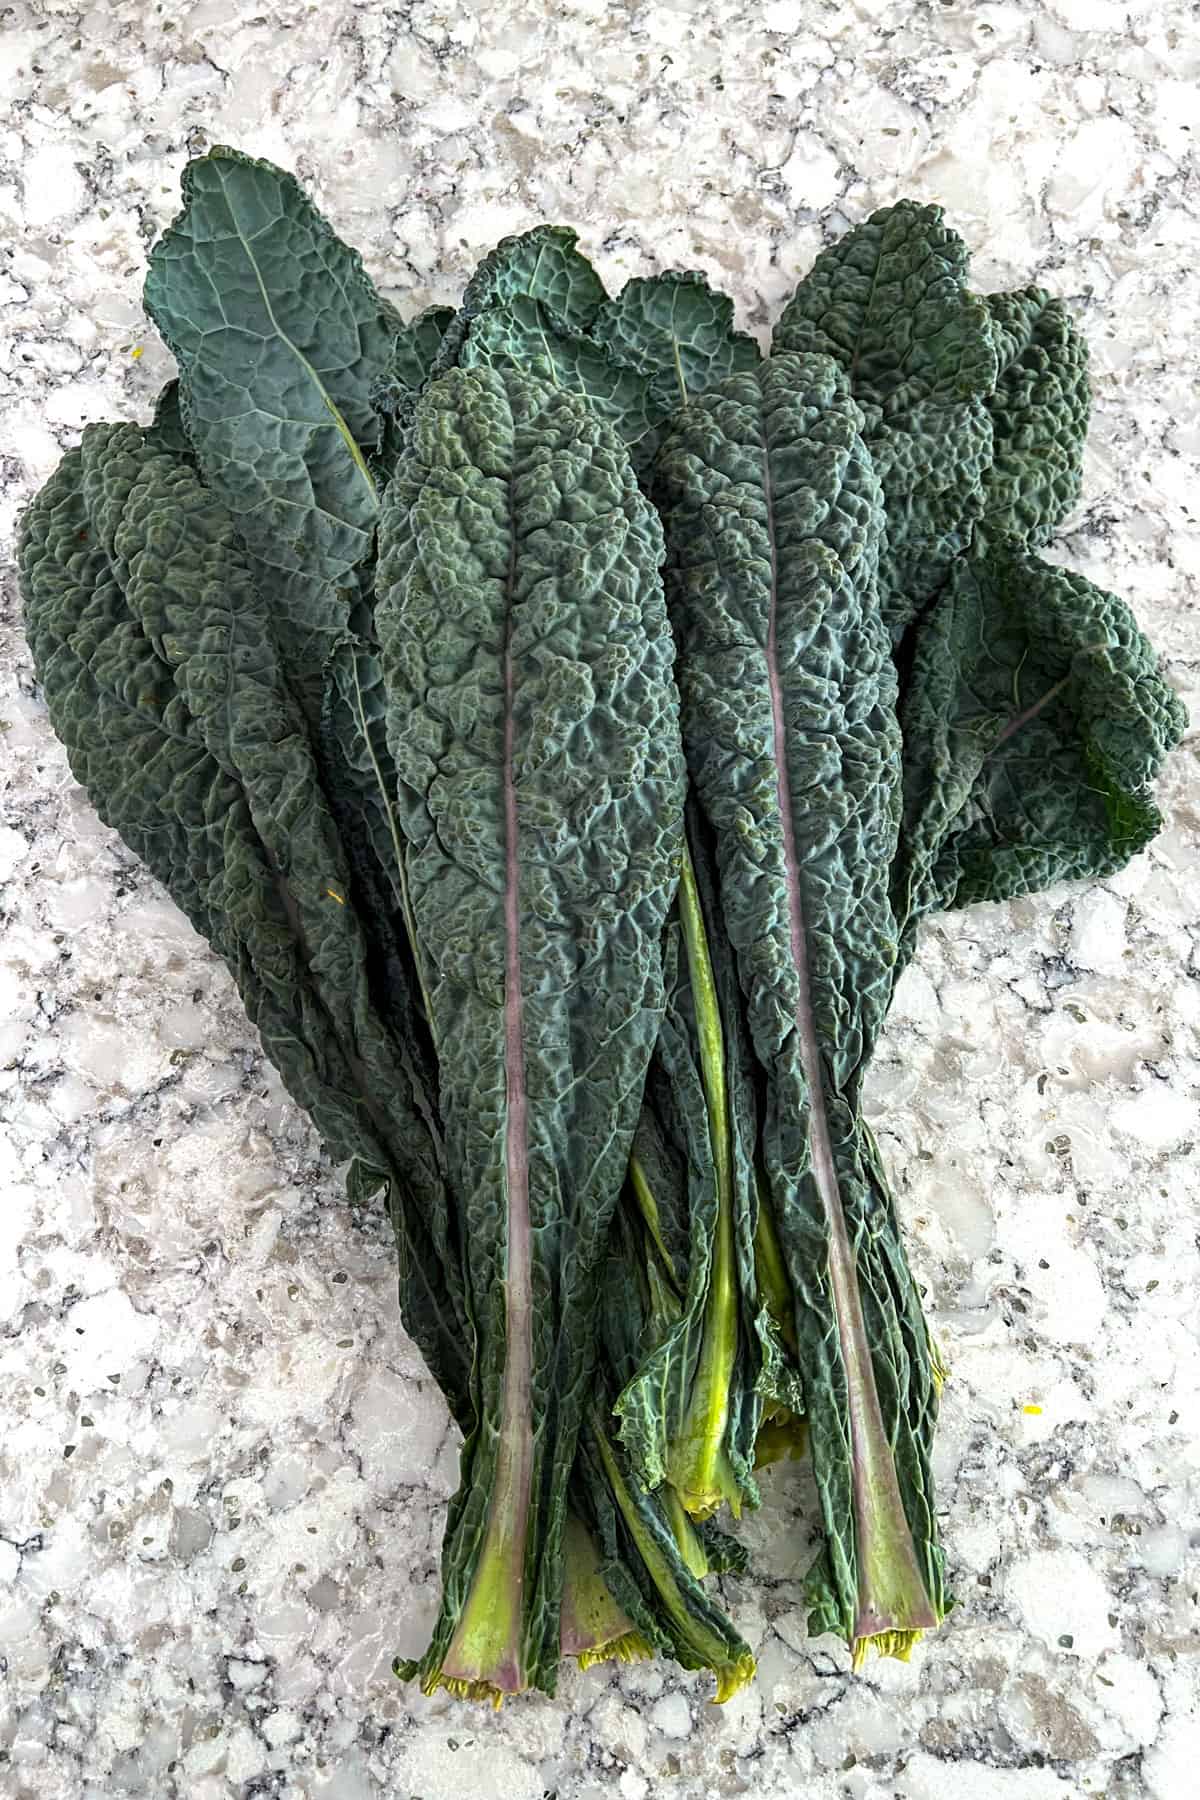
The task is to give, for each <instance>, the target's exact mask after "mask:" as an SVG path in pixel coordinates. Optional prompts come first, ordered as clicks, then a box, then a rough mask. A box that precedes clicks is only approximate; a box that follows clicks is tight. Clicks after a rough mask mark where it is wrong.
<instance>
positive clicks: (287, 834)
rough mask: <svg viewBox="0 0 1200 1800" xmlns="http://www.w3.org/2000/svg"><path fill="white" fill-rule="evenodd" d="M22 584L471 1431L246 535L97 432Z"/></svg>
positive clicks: (344, 887)
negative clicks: (368, 1215)
mask: <svg viewBox="0 0 1200 1800" xmlns="http://www.w3.org/2000/svg"><path fill="white" fill-rule="evenodd" d="M20 561H21V576H22V586H23V591H24V594H25V603H26V628H27V632H28V636H29V641H30V645H31V647H32V649H33V654H34V661H35V665H36V668H37V672H38V676H39V679H40V681H41V683H42V686H43V689H44V691H45V695H46V701H47V704H48V706H49V709H50V717H51V720H52V722H53V725H54V728H55V730H56V731H57V733H58V735H59V737H60V738H61V739H62V740H63V742H64V744H65V745H66V746H67V751H68V756H69V760H70V763H71V769H72V772H73V773H74V775H75V776H76V778H77V780H79V781H80V782H81V783H82V784H83V786H84V787H85V788H86V790H87V792H88V795H89V797H90V799H91V800H92V803H93V805H94V806H95V807H96V810H97V812H98V813H99V814H100V816H101V818H102V819H104V820H105V822H106V823H107V824H109V825H111V826H112V827H113V828H114V829H115V830H116V831H118V832H119V833H120V835H121V836H122V838H123V839H124V840H125V842H126V843H127V844H128V845H129V847H130V849H131V850H133V851H134V852H135V854H137V855H138V856H140V857H141V858H142V860H143V861H144V862H145V863H146V865H147V866H148V868H149V869H150V870H151V872H152V873H153V874H154V875H155V876H156V877H157V878H158V879H159V880H160V881H161V882H162V883H163V885H164V887H166V889H167V890H168V892H169V893H170V894H171V897H172V898H173V899H174V900H175V902H176V903H177V905H179V906H180V907H181V908H182V910H183V911H184V912H185V913H186V914H187V917H188V918H189V919H190V921H191V923H192V924H193V925H194V926H195V928H196V930H197V931H198V932H200V933H201V934H202V935H203V936H204V937H205V938H206V939H207V940H208V942H209V943H210V944H211V945H212V947H213V949H214V950H216V952H217V953H218V955H219V956H221V957H222V959H223V960H224V962H225V963H226V965H227V967H228V968H229V971H230V973H231V975H232V976H233V979H234V981H235V982H236V983H237V986H238V991H239V993H240V994H241V997H242V1000H243V1002H244V1004H245V1007H246V1011H247V1013H248V1015H249V1017H250V1019H251V1021H252V1022H253V1023H254V1024H255V1025H256V1026H257V1027H258V1030H259V1032H260V1034H261V1036H262V1042H263V1049H264V1050H265V1052H266V1054H267V1055H268V1057H270V1059H271V1061H272V1062H273V1063H274V1064H275V1066H276V1067H277V1068H278V1070H279V1072H280V1075H281V1076H282V1078H283V1081H284V1084H285V1086H286V1087H287V1089H288V1091H289V1093H290V1094H291V1095H292V1096H293V1098H294V1099H295V1100H296V1101H297V1102H298V1104H299V1105H301V1106H302V1107H303V1108H304V1109H305V1110H306V1111H307V1112H308V1113H309V1114H310V1116H311V1117H312V1119H313V1121H314V1123H315V1124H316V1126H317V1128H318V1130H319V1131H320V1132H321V1135H322V1137H323V1138H324V1139H325V1142H326V1143H327V1144H328V1146H329V1149H330V1152H331V1154H332V1155H333V1157H334V1158H335V1159H336V1160H338V1161H343V1160H346V1159H350V1158H354V1159H356V1160H355V1163H354V1165H353V1166H354V1170H355V1176H354V1179H355V1183H356V1187H357V1188H358V1189H359V1190H360V1191H365V1190H366V1189H367V1188H369V1187H371V1186H372V1185H374V1186H378V1185H379V1179H378V1178H379V1177H382V1178H383V1180H384V1181H385V1182H386V1185H387V1190H388V1202H389V1206H390V1210H391V1215H392V1221H393V1224H394V1226H395V1230H396V1234H397V1243H398V1248H399V1251H400V1263H401V1275H400V1293H401V1307H402V1312H403V1317H404V1322H405V1325H406V1327H407V1329H408V1330H409V1332H410V1333H411V1335H412V1336H413V1337H414V1339H415V1340H416V1342H417V1344H418V1345H419V1347H420V1349H421V1352H422V1354H423V1355H424V1357H425V1359H426V1361H427V1363H428V1365H429V1367H430V1369H431V1371H432V1372H433V1373H434V1375H435V1377H436V1379H437V1381H438V1384H439V1386H441V1388H442V1390H443V1392H444V1393H445V1394H446V1396H447V1399H448V1401H449V1403H450V1405H451V1407H452V1409H453V1410H454V1412H455V1415H456V1417H457V1418H458V1419H459V1420H460V1423H462V1424H463V1426H464V1429H466V1428H469V1424H470V1411H469V1408H470V1379H469V1376H470V1352H471V1324H470V1317H469V1314H468V1311H467V1301H466V1293H465V1289H464V1285H463V1282H462V1278H461V1274H460V1272H459V1270H460V1263H459V1258H458V1251H457V1247H456V1243H455V1240H454V1237H453V1230H454V1226H455V1221H454V1218H453V1215H452V1213H451V1210H450V1208H449V1205H448V1197H447V1192H446V1186H445V1171H444V1158H443V1153H442V1148H441V1143H440V1139H439V1137H438V1135H437V1134H436V1132H435V1131H434V1130H433V1129H432V1128H431V1124H430V1120H429V1118H428V1115H427V1112H426V1110H425V1108H424V1107H423V1105H422V1100H421V1094H420V1090H419V1084H418V1082H417V1079H416V1077H415V1074H414V1070H413V1066H412V1061H411V1056H410V1051H409V1047H408V1045H407V1044H406V1043H405V1042H403V1041H402V1040H398V1039H397V1038H395V1037H394V1036H393V1034H392V1032H391V1031H390V1030H389V1029H388V1027H387V1025H386V1023H385V1022H384V1019H385V1017H386V1009H385V1008H384V1006H383V1005H382V1003H381V995H380V993H379V990H378V989H377V988H375V987H373V985H372V980H371V971H370V966H369V965H370V957H369V947H368V944H367V942H366V940H365V938H364V934H363V932H362V930H361V928H360V920H359V912H358V905H357V901H358V895H357V893H356V890H355V887H354V882H353V875H352V870H351V867H350V865H349V862H348V860H347V857H346V854H345V851H344V848H343V845H342V843H341V841H340V839H339V835H338V831H337V828H336V824H335V821H334V819H333V816H332V814H331V812H330V810H329V807H328V804H327V802H326V798H325V794H324V792H323V789H322V785H321V783H320V781H319V779H318V775H317V769H316V763H315V759H314V757H313V754H312V750H311V746H310V744H309V740H308V736H307V732H306V728H305V724H304V720H303V715H302V713H301V711H300V709H299V707H298V706H297V704H296V702H295V700H294V699H293V697H292V695H291V693H290V691H289V689H288V687H287V684H286V681H285V680H284V678H283V675H282V671H281V666H280V659H279V657H278V654H277V652H276V648H275V644H274V639H273V632H272V623H271V619H270V614H269V608H268V607H267V605H266V603H265V601H264V600H263V597H262V595H261V594H260V592H259V590H258V589H257V587H256V586H255V583H254V581H253V578H252V576H251V573H250V570H249V567H248V565H247V561H246V558H245V555H244V553H243V551H242V549H241V547H240V545H239V543H238V539H237V534H236V532H235V530H234V526H233V521H232V520H231V518H230V516H229V514H228V513H227V512H226V510H225V508H224V507H223V506H222V505H221V503H220V501H219V500H218V499H216V497H215V496H214V495H213V494H212V493H211V492H210V491H209V490H208V489H207V488H205V487H203V486H202V485H201V483H200V481H199V480H198V478H197V476H196V474H195V471H194V470H193V469H192V468H191V467H190V465H188V464H187V463H184V462H181V461H179V460H178V459H177V458H176V457H174V456H172V455H171V454H169V453H168V452H164V451H163V450H162V449H161V448H160V447H159V445H158V444H157V442H156V440H155V437H154V434H153V433H152V432H151V433H143V432H142V431H140V430H139V429H138V427H137V426H134V425H93V426H89V427H88V428H87V429H86V430H85V432H84V438H83V443H82V445H81V447H80V448H79V449H78V450H73V451H70V452H68V454H67V455H66V456H65V457H64V458H63V461H62V462H61V463H60V465H59V467H58V469H57V470H56V472H55V474H54V475H53V476H52V477H51V479H50V481H49V482H48V483H47V484H46V486H45V487H44V488H43V489H42V491H41V493H40V494H39V495H38V497H37V499H36V500H35V501H34V502H33V504H32V506H31V507H30V508H29V510H28V512H27V513H26V515H25V519H24V523H23V529H22V538H21V548H20ZM368 1170H371V1171H375V1172H376V1175H375V1177H372V1178H370V1179H367V1178H366V1177H365V1171H368Z"/></svg>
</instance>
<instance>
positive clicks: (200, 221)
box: [145, 147, 399, 703]
mask: <svg viewBox="0 0 1200 1800" xmlns="http://www.w3.org/2000/svg"><path fill="white" fill-rule="evenodd" d="M183 197H184V208H183V211H182V213H181V214H180V215H179V217H178V218H177V219H176V221H175V223H174V224H173V225H172V226H171V227H170V228H169V229H168V230H167V231H166V232H165V233H164V235H163V237H162V238H161V239H160V240H159V242H158V244H157V245H156V246H155V248H154V250H153V252H152V254H151V258H150V272H149V274H148V276H147V278H146V290H145V299H146V310H147V312H148V313H149V314H150V316H151V318H152V319H153V320H154V323H155V324H156V325H157V326H158V328H159V330H160V331H161V333H162V335H163V337H164V338H165V339H166V342H167V344H168V345H169V346H170V348H171V349H172V350H173V351H174V353H175V357H176V360H177V361H178V363H179V368H180V386H179V414H180V418H181V420H182V424H183V427H184V428H185V430H186V432H187V436H188V438H189V440H190V442H191V445H192V449H193V451H194V453H195V456H196V460H197V462H198V464H199V466H200V470H201V473H202V475H203V477H204V480H205V482H206V483H207V484H208V486H210V487H211V488H212V489H213V492H214V493H215V494H216V495H217V496H218V497H219V498H220V499H221V500H223V501H224V503H225V505H226V506H227V507H228V509H229V511H230V513H231V514H232V515H233V518H234V521H235V523H236V526H237V530H238V533H239V535H240V536H241V539H242V542H243V544H244V545H245V547H246V550H247V552H248V553H249V557H250V566H251V569H252V571H253V572H254V574H255V576H256V578H258V579H260V580H261V581H262V582H263V583H264V585H265V587H266V589H267V591H268V592H269V593H270V594H271V595H272V596H274V597H275V598H276V601H277V604H279V605H280V606H281V607H283V608H284V609H285V610H286V613H287V616H288V619H289V631H288V634H287V636H286V638H285V639H283V640H282V648H283V653H284V655H285V658H286V659H287V661H288V664H289V668H291V669H292V670H293V671H294V673H296V674H297V675H298V676H300V677H308V678H309V680H310V683H311V686H310V689H309V692H310V694H315V692H316V683H315V677H316V676H317V675H318V674H319V669H320V665H321V663H322V661H323V659H324V656H325V654H326V653H327V651H328V648H329V644H330V634H331V632H332V633H333V635H337V629H336V623H335V622H334V620H333V618H332V614H333V612H334V609H333V608H331V605H330V590H331V588H335V587H336V586H337V584H339V583H344V582H345V581H346V579H347V577H348V576H349V574H350V572H351V571H352V570H353V569H354V568H355V566H356V565H358V564H360V563H362V562H363V561H364V560H365V559H366V558H367V557H368V556H369V555H370V554H371V551H372V547H373V546H372V534H373V531H374V528H375V524H376V521H377V519H378V516H379V495H378V492H377V489H376V484H375V480H374V478H373V476H372V474H371V471H370V469H369V467H368V461H367V458H368V453H369V452H370V451H372V450H373V449H374V448H375V446H376V445H377V443H378V441H379V431H380V421H379V417H378V414H377V413H376V412H375V411H374V409H373V407H372V404H371V397H372V394H373V392H374V391H375V389H376V387H377V386H378V384H379V382H380V381H381V380H382V378H383V377H384V375H385V373H386V370H387V367H388V361H389V358H390V356H391V353H392V348H393V345H394V343H395V340H396V337H397V333H398V330H399V320H398V319H397V317H396V315H395V313H394V311H393V309H392V308H390V307H387V306H385V305H384V303H383V302H382V301H381V300H380V298H379V296H378V295H377V294H376V292H375V289H374V288H373V287H372V285H371V283H370V281H369V280H368V279H367V277H366V275H365V274H364V272H363V267H362V261H361V259H360V257H359V256H358V254H357V252H355V251H353V250H348V249H347V248H346V246H345V245H344V244H343V243H342V242H341V241H340V240H339V239H338V238H337V237H336V236H335V235H334V233H333V231H332V230H331V229H330V227H329V225H328V224H327V223H326V221H325V220H324V219H323V218H322V217H321V215H320V214H319V213H318V212H317V211H316V209H315V207H313V205H312V204H311V202H310V201H309V200H308V199H307V197H306V196H305V194H304V193H303V191H302V189H301V188H300V186H299V184H298V183H297V182H296V181H295V179H294V178H293V177H292V176H290V175H285V174H284V173H283V172H282V171H281V170H279V169H276V168H274V167H272V165H271V164H270V163H265V162H257V161H255V160H254V159H253V158H251V157H247V156H242V155H241V154H240V153H239V152H238V151H236V150H229V149H225V148H223V147H221V148H218V149H215V150H212V151H210V152H209V154H208V155H207V156H203V157H200V158H199V159H198V160H197V161H195V162H191V163H189V164H188V166H187V168H186V170H185V171H184V177H183ZM314 703H315V702H314Z"/></svg>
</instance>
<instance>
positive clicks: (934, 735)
mask: <svg viewBox="0 0 1200 1800" xmlns="http://www.w3.org/2000/svg"><path fill="white" fill-rule="evenodd" d="M901 721H902V725H903V731H904V825H903V829H902V831H901V836H900V847H899V853H898V855H897V858H896V862H895V866H894V870H893V877H892V897H893V904H894V906H895V909H896V915H897V918H898V920H899V922H900V924H901V926H902V928H903V940H902V942H903V953H904V960H907V958H908V957H909V956H910V955H911V953H912V949H913V942H914V937H915V931H916V925H917V921H918V920H919V919H920V917H921V916H922V915H923V914H925V913H927V912H929V911H931V910H938V909H944V908H947V907H953V906H967V905H971V904H973V903H974V902H976V901H979V900H1011V899H1015V898H1017V897H1019V896H1020V895H1022V894H1030V893H1036V892H1037V891H1038V890H1039V889H1041V888H1044V887H1048V886H1050V884H1051V883H1053V882H1055V881H1063V880H1079V879H1083V878H1088V879H1092V880H1098V879H1100V878H1101V877H1103V876H1105V875H1111V874H1112V873H1113V872H1114V871H1115V870H1116V869H1120V868H1122V867H1124V865H1125V863H1127V862H1128V861H1129V859H1130V857H1131V856H1133V855H1135V854H1136V853H1137V852H1138V851H1139V850H1142V849H1144V848H1145V846H1146V845H1147V844H1148V843H1149V842H1150V840H1151V838H1153V837H1154V835H1155V834H1156V832H1158V831H1159V830H1160V829H1161V826H1162V818H1161V815H1160V814H1159V811H1158V808H1157V807H1156V806H1155V804H1154V799H1153V796H1152V793H1151V784H1152V783H1153V781H1154V779H1155V777H1156V776H1157V774H1158V771H1159V769H1160V767H1161V765H1162V761H1163V758H1164V757H1165V756H1166V754H1167V752H1168V751H1169V750H1171V749H1172V748H1173V747H1174V745H1175V744H1177V743H1178V742H1179V739H1180V736H1181V734H1182V732H1183V729H1184V726H1185V724H1186V717H1185V714H1184V711H1183V707H1182V706H1181V704H1180V702H1179V700H1178V698H1177V696H1176V695H1175V694H1174V693H1173V692H1172V690H1171V689H1170V688H1169V687H1168V686H1167V684H1166V682H1165V681H1164V679H1163V676H1162V673H1161V671H1160V669H1159V666H1158V660H1157V658H1156V656H1155V654H1154V651H1153V649H1152V648H1151V646H1150V645H1149V644H1148V643H1147V641H1146V639H1145V638H1144V637H1143V635H1142V633H1141V632H1140V631H1139V629H1138V627H1137V623H1136V621H1135V620H1134V618H1133V615H1132V614H1131V613H1130V611H1129V609H1128V607H1127V606H1126V605H1125V604H1124V602H1123V601H1121V600H1118V599H1117V597H1116V596H1115V595H1114V594H1108V593H1105V592H1104V590H1103V589H1101V588H1097V587H1093V585H1092V584H1091V582H1089V581H1086V580H1085V579H1084V578H1083V576H1082V575H1076V574H1073V573H1072V572H1071V571H1070V570H1067V569H1062V568H1058V567H1055V566H1054V565H1052V564H1050V563H1047V562H1043V561H1042V559H1041V558H1040V557H1037V556H1035V555H1033V554H1032V553H1031V552H1029V551H1026V550H1023V549H1021V548H1020V547H1019V546H1018V545H1016V544H1015V543H1012V542H1004V541H1000V542H997V543H996V544H994V545H993V546H992V547H991V548H990V549H989V550H987V551H986V552H984V551H981V552H979V553H978V554H975V555H972V556H970V557H967V558H964V559H963V560H962V561H961V562H960V563H959V564H958V566H957V567H956V569H955V570H954V573H953V576H952V578H951V580H950V582H949V583H948V585H947V587H946V589H945V590H944V592H943V593H942V594H941V595H940V596H939V598H938V600H937V601H936V602H935V603H934V605H933V606H932V607H931V609H930V610H929V612H928V614H927V615H926V616H925V617H923V618H922V619H921V620H920V621H919V622H918V624H917V626H916V627H915V628H914V631H913V641H912V646H911V670H910V675H909V679H908V682H907V685H906V693H905V700H904V706H903V710H902V714H901Z"/></svg>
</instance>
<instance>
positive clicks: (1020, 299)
mask: <svg viewBox="0 0 1200 1800" xmlns="http://www.w3.org/2000/svg"><path fill="white" fill-rule="evenodd" d="M987 308H988V312H989V313H990V314H991V320H992V330H993V334H994V336H995V340H996V347H997V352H998V355H999V364H1000V372H999V377H998V379H997V382H996V391H995V393H994V394H992V395H991V397H990V398H989V400H988V411H989V413H990V414H991V419H992V443H993V449H992V463H991V467H990V468H989V469H988V471H987V474H986V475H985V477H984V483H983V510H982V513H981V515H980V517H979V520H978V521H977V523H976V526H975V542H976V543H977V544H979V545H982V544H986V543H988V542H991V541H992V540H993V539H994V538H996V537H997V536H1001V535H1003V536H1008V537H1012V538H1015V539H1016V540H1017V541H1018V542H1022V543H1026V544H1028V545H1029V546H1030V547H1031V548H1032V549H1038V548H1040V546H1041V545H1043V544H1047V543H1049V541H1050V539H1051V537H1052V536H1053V535H1054V532H1055V529H1056V528H1057V527H1058V526H1059V525H1060V524H1061V523H1062V521H1063V519H1064V518H1065V517H1066V515H1067V514H1068V512H1070V510H1071V508H1072V507H1073V506H1074V504H1075V502H1076V501H1077V500H1078V498H1079V490H1080V482H1081V471H1082V464H1083V446H1084V440H1085V439H1086V437H1087V428H1088V415H1089V413H1090V410H1091V388H1090V386H1089V383H1088V358H1087V345H1086V344H1085V343H1084V341H1083V338H1082V337H1081V336H1080V334H1079V332H1077V331H1076V329H1075V326H1074V325H1073V323H1072V321H1071V317H1070V314H1069V313H1068V312H1067V310H1066V308H1065V307H1064V306H1063V304H1062V302H1061V300H1055V299H1052V298H1051V296H1050V295H1049V294H1047V293H1046V292H1045V291H1044V289H1042V288H1037V287H1030V288H1022V289H1020V290H1018V291H1017V292H1016V293H1012V294H989V295H988V296H987Z"/></svg>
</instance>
